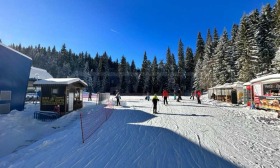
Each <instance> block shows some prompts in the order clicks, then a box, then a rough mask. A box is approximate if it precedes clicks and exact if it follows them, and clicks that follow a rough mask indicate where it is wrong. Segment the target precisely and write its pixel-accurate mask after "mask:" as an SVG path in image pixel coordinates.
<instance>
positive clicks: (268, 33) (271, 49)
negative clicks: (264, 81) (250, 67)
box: [257, 4, 275, 72]
mask: <svg viewBox="0 0 280 168" xmlns="http://www.w3.org/2000/svg"><path fill="white" fill-rule="evenodd" d="M274 27H275V24H274V22H273V18H272V9H271V7H270V5H269V4H268V5H266V6H264V7H263V8H262V12H261V16H260V26H259V30H258V32H257V42H258V46H259V49H260V50H259V51H260V57H259V58H260V59H259V60H260V61H259V62H260V63H262V64H261V65H259V67H260V72H264V71H267V72H269V71H270V65H271V61H272V59H273V58H274V56H275V43H274V42H275V40H274V39H275V37H274V35H273V29H274Z"/></svg>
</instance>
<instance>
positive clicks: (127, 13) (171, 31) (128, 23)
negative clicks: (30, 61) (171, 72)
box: [0, 0, 276, 67]
mask: <svg viewBox="0 0 280 168" xmlns="http://www.w3.org/2000/svg"><path fill="white" fill-rule="evenodd" d="M0 2H1V6H0V16H1V17H0V39H1V40H2V42H3V43H4V44H6V45H10V44H12V43H15V44H22V45H23V46H29V45H33V46H34V45H38V44H41V46H44V47H48V46H51V47H53V46H56V48H57V50H60V49H61V46H62V44H64V43H65V44H66V47H67V49H72V51H73V52H75V53H77V54H78V53H80V52H86V51H87V52H88V53H90V54H91V55H92V56H93V57H94V56H95V54H96V53H97V52H98V53H99V54H103V53H104V52H105V51H106V52H107V54H108V55H110V56H112V59H113V60H116V59H119V60H120V59H121V57H122V56H125V57H126V58H127V61H128V62H129V63H131V61H132V59H134V61H135V63H136V65H137V67H140V66H141V64H142V61H143V55H144V52H145V51H146V52H147V56H148V59H150V60H151V61H152V60H153V57H154V56H157V58H158V61H160V60H164V61H165V58H166V50H167V48H168V47H170V49H171V52H172V53H174V54H175V57H176V58H177V50H178V41H179V39H182V42H183V44H184V50H186V47H191V48H192V49H193V52H194V50H195V46H196V39H197V34H198V32H201V33H202V36H203V38H204V39H205V37H206V33H207V30H208V29H211V31H212V32H213V29H214V28H217V30H218V33H219V34H221V33H222V31H223V29H224V28H226V29H227V31H228V33H229V34H230V31H231V27H232V25H233V24H234V23H236V24H239V22H240V19H241V17H242V15H243V14H244V13H245V14H249V13H250V12H251V11H252V10H254V9H259V10H260V9H261V7H262V6H263V5H265V4H267V3H270V4H271V6H274V4H275V3H276V0H249V1H244V0H234V1H233V0H232V1H225V0H212V1H209V0H200V1H191V2H190V1H186V0H177V1H174V0H173V1H172V0H118V1H117V0H99V1H98V0H91V1H90V0H79V1H77V0H76V1H74V0H39V1H36V0H24V1H21V0H0Z"/></svg>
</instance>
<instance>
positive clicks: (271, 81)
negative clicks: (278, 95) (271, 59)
mask: <svg viewBox="0 0 280 168" xmlns="http://www.w3.org/2000/svg"><path fill="white" fill-rule="evenodd" d="M277 82H280V78H279V79H268V80H265V81H262V83H263V84H268V83H277Z"/></svg>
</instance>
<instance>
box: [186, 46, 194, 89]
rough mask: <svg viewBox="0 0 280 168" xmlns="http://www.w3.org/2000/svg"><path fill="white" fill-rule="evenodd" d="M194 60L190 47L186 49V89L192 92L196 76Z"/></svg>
mask: <svg viewBox="0 0 280 168" xmlns="http://www.w3.org/2000/svg"><path fill="white" fill-rule="evenodd" d="M194 67H195V65H194V58H193V52H192V49H191V48H190V47H187V49H186V60H185V68H186V89H187V90H189V91H191V90H192V85H193V80H194V77H193V74H194Z"/></svg>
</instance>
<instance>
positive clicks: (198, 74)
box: [194, 32, 205, 89]
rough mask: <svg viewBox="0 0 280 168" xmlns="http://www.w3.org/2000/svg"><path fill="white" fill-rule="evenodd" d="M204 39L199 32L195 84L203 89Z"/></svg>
mask: <svg viewBox="0 0 280 168" xmlns="http://www.w3.org/2000/svg"><path fill="white" fill-rule="evenodd" d="M204 44H205V43H204V40H203V38H202V37H201V33H200V32H199V33H198V36H197V42H196V52H195V58H194V60H195V71H194V86H195V88H196V89H198V88H199V89H202V87H201V83H200V82H201V79H202V78H201V72H202V71H201V70H202V63H203V59H204V58H203V56H204V47H205V46H204Z"/></svg>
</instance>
